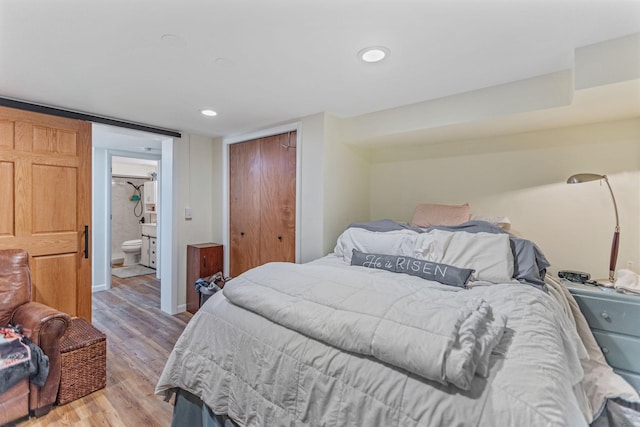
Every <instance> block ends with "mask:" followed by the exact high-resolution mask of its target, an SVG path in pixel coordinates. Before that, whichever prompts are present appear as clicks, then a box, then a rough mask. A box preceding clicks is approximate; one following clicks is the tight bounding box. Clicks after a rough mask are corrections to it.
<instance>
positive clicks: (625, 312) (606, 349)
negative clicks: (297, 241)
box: [563, 281, 640, 391]
mask: <svg viewBox="0 0 640 427" xmlns="http://www.w3.org/2000/svg"><path fill="white" fill-rule="evenodd" d="M563 283H564V284H565V285H566V286H567V289H569V292H571V294H572V295H573V297H574V298H575V300H576V302H577V303H578V305H579V306H580V310H581V311H582V313H583V314H584V317H585V318H586V319H587V322H588V323H589V327H590V328H591V331H592V332H593V336H594V337H595V339H596V341H597V342H598V345H599V346H600V348H601V349H602V352H603V353H604V357H605V358H606V359H607V362H608V363H609V365H611V367H612V368H613V369H614V371H615V372H617V373H618V374H619V375H620V376H622V377H623V378H624V379H625V380H627V381H628V382H629V384H631V385H632V386H633V388H635V389H636V390H638V391H640V357H638V355H640V295H633V294H623V293H619V292H616V291H615V290H612V289H609V288H601V287H595V286H588V285H581V284H579V283H572V282H568V281H563Z"/></svg>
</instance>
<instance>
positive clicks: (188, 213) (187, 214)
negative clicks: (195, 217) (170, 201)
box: [184, 208, 192, 219]
mask: <svg viewBox="0 0 640 427" xmlns="http://www.w3.org/2000/svg"><path fill="white" fill-rule="evenodd" d="M191 218H192V216H191V208H184V219H191Z"/></svg>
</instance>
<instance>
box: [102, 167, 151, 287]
mask: <svg viewBox="0 0 640 427" xmlns="http://www.w3.org/2000/svg"><path fill="white" fill-rule="evenodd" d="M157 177H158V162H157V161H156V160H152V159H141V158H137V157H122V156H112V157H111V269H112V271H111V273H112V274H115V275H116V276H118V277H120V278H127V277H133V276H138V275H143V274H150V273H153V272H155V271H156V270H159V262H158V261H159V259H158V258H157V256H156V255H157V253H156V252H157V250H156V248H157V247H158V243H159V242H158V239H157V237H158V233H157V222H158V211H157V205H158V203H157V183H158V181H157ZM157 276H158V277H159V272H158V275H157Z"/></svg>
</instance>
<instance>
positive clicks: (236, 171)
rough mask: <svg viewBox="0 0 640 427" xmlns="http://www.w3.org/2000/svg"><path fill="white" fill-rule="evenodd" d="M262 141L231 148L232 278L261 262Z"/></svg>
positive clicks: (230, 233) (230, 260) (243, 143)
mask: <svg viewBox="0 0 640 427" xmlns="http://www.w3.org/2000/svg"><path fill="white" fill-rule="evenodd" d="M261 167H262V166H261V161H260V140H253V141H249V142H242V143H238V144H232V145H230V146H229V275H230V276H231V277H235V276H238V275H239V274H240V273H242V272H244V271H247V270H249V269H250V268H252V267H254V266H256V265H259V262H260V244H259V243H260V173H261Z"/></svg>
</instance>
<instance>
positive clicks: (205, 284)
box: [194, 272, 226, 307]
mask: <svg viewBox="0 0 640 427" xmlns="http://www.w3.org/2000/svg"><path fill="white" fill-rule="evenodd" d="M225 282H226V279H225V278H224V276H223V275H222V272H217V273H216V274H213V275H211V276H209V277H201V278H200V279H198V280H196V283H195V284H194V286H195V288H196V292H198V293H199V294H200V307H202V305H203V304H204V303H205V302H207V300H208V299H209V298H210V297H211V295H213V294H215V293H216V292H218V291H219V290H220V289H222V288H223V287H224V284H225Z"/></svg>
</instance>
